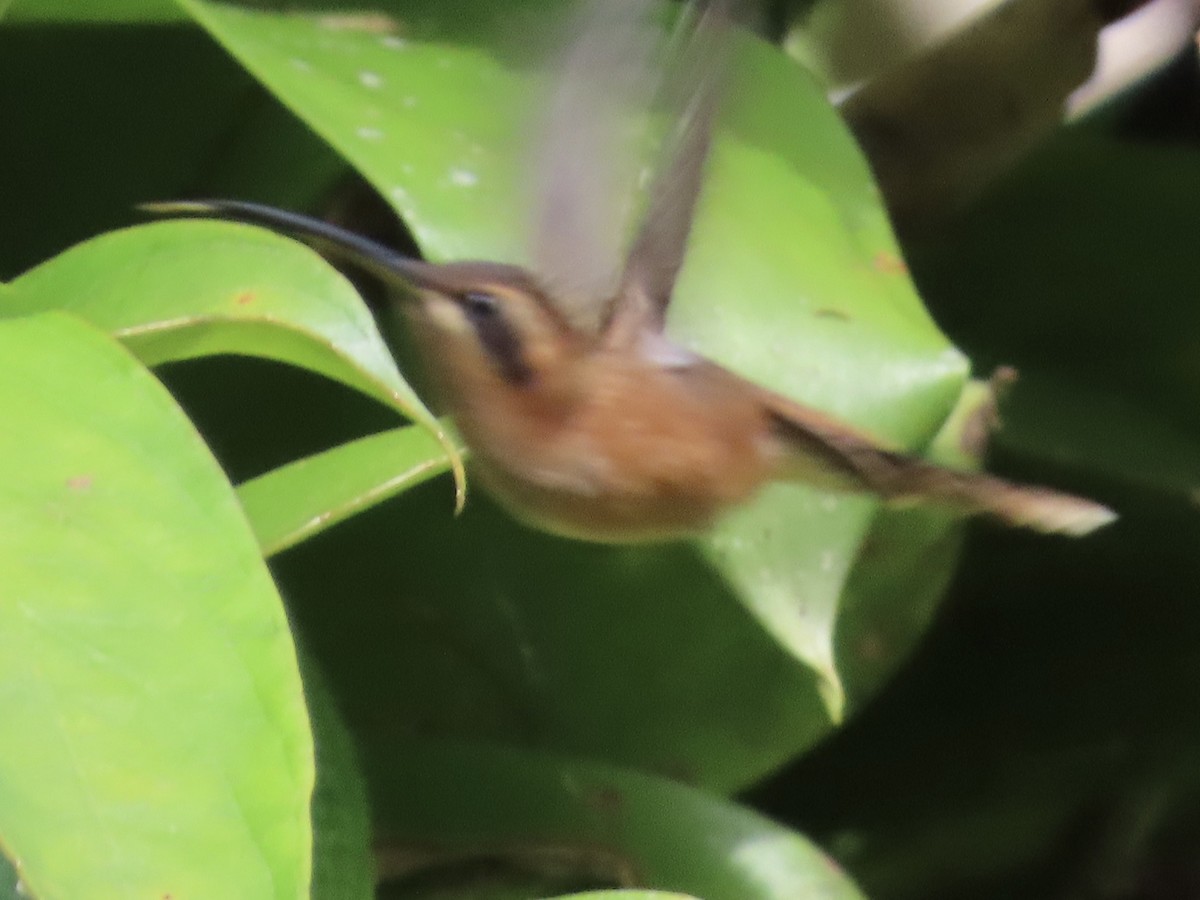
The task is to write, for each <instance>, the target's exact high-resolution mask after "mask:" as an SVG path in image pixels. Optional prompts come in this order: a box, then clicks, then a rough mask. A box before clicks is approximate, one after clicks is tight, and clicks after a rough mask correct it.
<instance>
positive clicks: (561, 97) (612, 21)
mask: <svg viewBox="0 0 1200 900" xmlns="http://www.w3.org/2000/svg"><path fill="white" fill-rule="evenodd" d="M657 5H658V4H657V3H655V2H653V0H580V2H579V3H578V6H579V12H578V13H577V14H576V15H575V16H574V18H573V20H572V22H571V26H570V27H571V29H572V31H573V33H572V34H570V35H568V38H567V41H566V48H567V49H566V52H565V54H564V57H563V59H562V61H561V63H560V65H559V72H558V77H557V81H556V82H555V84H554V85H552V89H551V94H550V96H549V97H548V98H547V102H546V113H545V116H544V120H543V122H542V124H541V136H540V140H539V142H538V144H539V145H538V149H537V151H536V153H535V156H534V164H535V166H536V171H535V172H533V173H532V174H533V176H534V177H535V178H536V179H537V184H536V188H535V194H536V195H537V198H538V199H537V208H536V210H535V213H534V225H533V232H534V234H533V240H534V246H533V260H534V267H535V269H536V270H537V272H538V274H539V276H541V278H542V279H543V280H544V282H545V284H546V287H547V288H548V290H549V292H550V294H551V295H552V296H554V297H555V298H556V300H557V301H558V303H559V305H560V309H561V311H562V312H563V313H564V314H565V315H566V316H567V317H568V318H569V319H570V320H571V321H572V322H573V323H574V324H575V325H577V326H578V327H580V328H583V329H585V330H588V331H595V330H596V329H597V328H598V327H599V325H600V323H601V321H602V320H603V318H604V316H605V310H604V306H605V304H606V302H607V301H608V299H609V298H610V297H611V296H612V295H613V293H614V292H615V290H616V288H617V283H618V278H619V276H620V264H621V247H622V244H623V241H624V238H625V234H626V229H627V223H628V219H629V212H630V206H631V203H632V199H633V193H634V186H635V184H636V177H637V164H638V152H637V147H636V138H637V135H636V134H634V133H633V132H632V126H633V125H634V124H636V121H637V118H636V117H635V116H632V115H631V113H632V112H640V111H642V110H644V109H645V108H646V107H647V106H648V105H649V101H650V98H651V97H652V96H653V95H654V93H655V91H656V89H657V83H658V77H659V75H658V71H657V70H656V68H655V60H654V57H655V54H656V52H657V51H658V49H659V43H660V41H661V30H660V29H658V28H657V27H656V26H655V23H654V22H653V20H652V19H651V13H652V12H653V10H654V9H656V8H657Z"/></svg>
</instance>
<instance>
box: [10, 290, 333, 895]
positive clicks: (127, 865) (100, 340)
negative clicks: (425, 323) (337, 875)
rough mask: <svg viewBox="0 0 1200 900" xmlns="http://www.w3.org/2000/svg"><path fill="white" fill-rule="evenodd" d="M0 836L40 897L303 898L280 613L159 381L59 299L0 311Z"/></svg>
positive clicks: (306, 744)
mask: <svg viewBox="0 0 1200 900" xmlns="http://www.w3.org/2000/svg"><path fill="white" fill-rule="evenodd" d="M0 357H2V358H3V359H4V366H5V377H4V378H3V379H0V409H3V410H4V416H5V427H4V428H3V429H0V472H2V473H3V474H2V475H0V573H2V574H0V582H2V583H3V584H4V590H3V593H2V594H0V618H2V619H3V621H2V623H0V684H2V685H3V686H4V688H3V690H2V691H0V720H2V721H3V722H4V728H5V738H4V740H3V741H2V742H0V843H2V845H3V847H4V852H5V854H6V855H8V856H9V857H10V858H11V859H12V860H14V861H15V862H16V864H17V867H18V869H19V871H20V872H21V877H22V880H23V882H24V884H25V886H26V888H27V890H28V891H29V892H30V893H31V894H32V895H34V896H37V897H43V898H56V897H63V898H81V897H88V898H100V897H134V896H162V895H164V894H170V895H172V896H176V897H186V896H197V897H200V896H205V897H218V896H220V897H237V896H244V897H281V898H282V897H293V898H297V897H301V896H307V893H308V884H309V866H310V855H311V841H312V838H311V830H310V826H309V798H310V793H311V790H312V784H313V751H312V742H311V738H310V735H309V730H308V721H307V716H306V714H305V705H304V696H303V692H302V689H301V685H300V678H299V674H298V672H297V668H296V659H295V653H294V650H293V647H292V642H291V639H290V635H289V631H288V623H287V619H286V617H285V616H284V612H283V608H282V606H281V604H280V601H279V597H278V595H277V594H276V592H275V588H274V585H273V584H272V582H271V578H270V576H269V574H268V573H267V570H266V568H265V566H264V565H263V563H262V560H261V557H260V556H259V553H258V548H257V546H256V544H255V541H254V536H253V534H252V533H251V531H250V528H249V527H248V525H247V523H246V520H245V518H244V516H243V514H242V511H241V509H240V507H239V505H238V503H237V499H236V497H235V495H234V493H233V490H232V488H231V487H230V485H229V483H228V481H227V480H226V479H225V477H224V475H223V474H222V472H221V470H220V467H219V466H218V465H217V464H216V462H215V461H214V460H213V458H212V457H211V455H210V454H209V452H208V450H207V448H206V447H205V445H204V443H203V441H201V439H200V437H199V436H198V435H197V434H196V432H195V431H194V429H193V428H192V427H191V424H190V423H189V422H188V421H187V419H186V417H184V416H183V414H182V413H181V412H180V410H179V409H178V407H177V406H176V405H175V403H174V401H173V400H172V399H171V397H170V395H168V394H167V392H166V391H165V390H164V389H163V388H162V386H161V385H160V384H159V383H158V382H157V381H156V380H155V379H154V378H153V376H152V375H151V374H150V373H149V372H147V371H146V370H145V368H143V366H142V365H141V364H140V363H139V362H138V361H137V360H135V359H134V358H133V357H132V356H130V355H129V354H128V353H127V352H125V351H124V350H123V349H122V348H121V347H120V346H119V345H117V344H116V343H114V342H113V341H112V340H111V339H110V338H108V337H106V336H105V335H104V334H103V333H101V332H99V331H96V330H94V329H93V328H91V327H89V326H87V325H85V324H83V323H82V322H80V321H79V320H77V319H74V318H71V317H68V316H64V315H62V314H50V315H42V316H35V317H29V318H24V319H12V320H7V321H3V322H0Z"/></svg>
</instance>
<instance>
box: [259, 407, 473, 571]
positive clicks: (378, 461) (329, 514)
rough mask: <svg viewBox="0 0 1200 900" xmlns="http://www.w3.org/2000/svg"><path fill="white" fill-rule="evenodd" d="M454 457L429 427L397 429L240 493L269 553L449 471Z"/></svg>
mask: <svg viewBox="0 0 1200 900" xmlns="http://www.w3.org/2000/svg"><path fill="white" fill-rule="evenodd" d="M450 464H451V461H450V457H449V456H448V455H447V454H446V453H445V451H444V450H442V448H441V447H440V446H439V445H438V444H437V442H436V441H435V440H434V439H433V437H431V436H430V435H429V433H428V432H426V431H423V430H421V429H419V428H414V427H408V428H397V429H395V430H393V431H387V432H384V433H383V434H376V435H372V436H371V437H366V438H362V439H360V440H357V441H352V442H351V443H348V444H343V445H342V446H340V447H335V448H334V449H332V450H328V451H326V452H324V453H319V454H317V455H315V456H310V457H308V458H306V459H302V460H298V461H297V462H294V463H292V464H291V465H288V466H284V467H283V468H279V469H275V470H273V471H271V472H268V473H267V474H265V475H261V476H259V477H258V478H255V479H252V480H251V481H248V482H246V483H245V484H243V485H241V486H240V487H239V488H238V496H239V497H240V498H241V501H242V506H243V508H244V509H245V510H246V515H247V516H248V517H249V519H250V522H251V524H252V525H253V526H254V530H255V533H256V534H257V535H258V541H259V544H260V546H261V547H262V550H263V555H264V556H271V555H273V554H275V553H279V552H280V551H282V550H286V549H287V548H288V547H291V546H294V545H295V544H298V543H300V542H301V541H303V540H306V539H307V538H309V537H311V536H312V535H314V534H317V533H318V532H320V531H323V530H324V529H326V528H329V527H332V526H333V525H336V524H337V523H338V522H341V521H344V520H345V519H347V518H349V517H350V516H352V515H355V514H356V513H359V512H362V511H363V510H365V509H369V508H370V507H371V506H374V505H375V504H376V503H382V502H383V501H384V500H386V499H388V498H389V497H394V496H395V495H397V494H399V493H401V492H402V491H405V490H408V489H409V488H411V487H413V486H414V485H417V484H421V483H422V482H425V481H428V480H429V479H430V478H433V477H434V476H435V475H440V474H442V473H443V472H446V471H448V470H449V469H450Z"/></svg>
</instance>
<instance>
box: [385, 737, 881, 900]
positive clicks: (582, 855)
mask: <svg viewBox="0 0 1200 900" xmlns="http://www.w3.org/2000/svg"><path fill="white" fill-rule="evenodd" d="M364 754H365V765H366V770H367V773H368V778H369V780H370V781H371V782H372V795H373V796H374V797H375V798H376V803H375V809H376V818H377V823H378V825H377V827H378V831H379V852H378V858H379V865H380V874H381V876H382V877H383V879H384V880H385V881H390V882H392V883H393V884H394V885H397V886H402V885H404V884H405V882H406V880H407V881H409V882H418V883H421V884H424V885H430V886H431V885H432V884H433V883H436V884H437V886H438V887H441V888H443V889H449V888H452V887H454V886H455V885H458V886H459V887H461V886H462V885H463V884H464V883H467V879H479V880H478V881H471V882H469V883H471V884H473V885H474V889H475V890H476V893H474V894H464V895H463V896H487V895H488V893H487V891H488V890H495V889H498V888H500V887H503V886H504V885H505V884H506V883H507V884H511V883H513V882H516V881H518V880H520V881H522V882H530V881H536V880H537V879H541V881H542V883H543V884H544V885H546V886H547V887H549V888H550V892H554V891H553V884H554V883H555V882H557V883H559V884H570V883H571V882H574V883H576V884H580V883H582V884H583V885H584V886H595V887H603V886H614V887H615V886H619V885H622V884H624V885H630V886H632V885H638V886H644V887H647V888H656V889H659V890H665V891H681V892H684V893H685V894H691V895H695V896H697V897H703V898H705V900H726V898H728V900H785V898H787V900H791V898H795V897H823V898H828V900H841V898H845V900H858V898H861V897H862V894H860V893H859V891H858V889H857V888H856V887H855V886H854V884H853V883H852V882H851V881H850V880H849V879H848V878H847V877H846V876H845V875H844V874H843V873H842V872H841V871H840V870H839V869H838V867H837V866H836V864H834V863H833V862H832V861H831V860H830V859H829V857H827V856H826V855H825V854H824V853H823V852H821V851H820V850H819V849H818V848H817V847H815V846H814V845H813V844H811V843H810V842H809V841H807V840H806V839H805V838H803V837H802V836H800V835H798V834H796V833H795V832H792V831H789V830H788V829H786V828H783V827H781V826H779V825H776V824H775V823H773V822H771V821H770V820H768V819H765V818H763V817H762V816H759V815H757V814H756V813H753V812H751V811H750V810H748V809H745V808H743V807H740V806H738V805H736V804H733V803H730V802H728V801H725V800H721V799H717V798H714V797H712V796H710V795H708V794H705V793H703V792H701V791H697V790H694V789H692V788H688V787H685V786H683V785H680V784H677V783H674V782H671V781H667V780H664V779H658V778H652V777H649V776H646V775H643V774H640V773H637V772H630V771H626V770H621V769H615V768H612V767H608V766H600V765H595V764H589V763H583V762H578V761H575V760H570V759H564V758H560V757H553V756H546V755H541V754H530V753H523V752H515V751H510V750H505V749H500V748H493V747H483V746H466V745H458V744H447V743H440V742H434V743H416V742H405V743H398V744H393V745H368V746H367V747H366V748H365V749H364ZM484 863H486V864H487V865H486V866H485V865H482V864H484ZM481 871H483V872H487V873H490V875H489V876H488V877H485V878H480V877H479V873H480V872H481ZM566 889H567V890H570V888H569V887H568V888H566ZM545 893H547V891H545V890H543V894H545ZM557 893H561V890H559V891H557ZM432 895H433V894H430V896H432ZM404 896H411V895H408V894H405V895H404ZM527 896H528V895H527Z"/></svg>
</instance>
